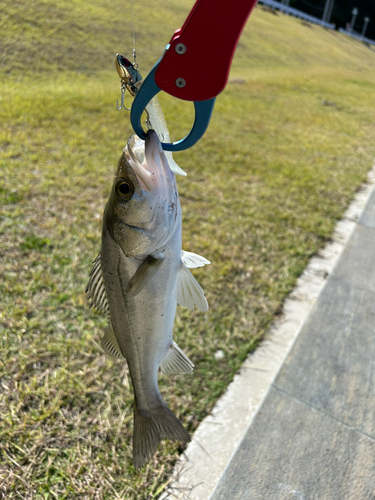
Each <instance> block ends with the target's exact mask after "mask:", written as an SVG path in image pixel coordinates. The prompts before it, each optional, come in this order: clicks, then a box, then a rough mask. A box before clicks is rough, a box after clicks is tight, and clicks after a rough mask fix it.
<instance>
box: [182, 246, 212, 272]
mask: <svg viewBox="0 0 375 500" xmlns="http://www.w3.org/2000/svg"><path fill="white" fill-rule="evenodd" d="M181 260H182V262H183V264H185V266H186V267H189V268H190V269H191V268H195V267H203V266H205V265H207V264H211V262H210V261H209V260H207V259H205V258H204V257H202V256H201V255H198V254H197V253H193V252H187V251H186V250H181Z"/></svg>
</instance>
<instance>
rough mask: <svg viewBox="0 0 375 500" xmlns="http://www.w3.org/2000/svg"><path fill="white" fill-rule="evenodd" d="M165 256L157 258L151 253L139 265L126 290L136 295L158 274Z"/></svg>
mask: <svg viewBox="0 0 375 500" xmlns="http://www.w3.org/2000/svg"><path fill="white" fill-rule="evenodd" d="M162 262H163V258H155V257H153V256H152V255H149V256H148V257H147V258H146V260H145V261H143V262H142V264H141V265H140V266H139V267H138V269H137V270H136V272H135V273H134V275H133V277H132V278H131V279H130V281H129V283H128V286H127V287H126V290H125V292H126V293H128V294H130V295H133V296H136V295H138V293H139V292H140V291H141V290H142V289H143V288H144V287H145V286H146V285H147V283H149V281H150V280H151V279H152V278H153V276H154V275H155V274H156V272H157V270H158V269H159V266H160V264H161V263H162Z"/></svg>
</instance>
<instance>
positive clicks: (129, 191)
mask: <svg viewBox="0 0 375 500" xmlns="http://www.w3.org/2000/svg"><path fill="white" fill-rule="evenodd" d="M116 193H117V194H118V196H120V197H121V198H123V199H124V200H130V198H131V197H132V196H133V194H134V186H133V184H132V183H131V182H130V181H129V180H128V179H119V180H118V181H117V183H116Z"/></svg>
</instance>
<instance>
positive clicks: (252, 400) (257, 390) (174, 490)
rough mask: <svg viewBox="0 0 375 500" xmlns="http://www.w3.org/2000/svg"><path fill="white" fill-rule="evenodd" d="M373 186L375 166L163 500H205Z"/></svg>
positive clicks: (206, 425)
mask: <svg viewBox="0 0 375 500" xmlns="http://www.w3.org/2000/svg"><path fill="white" fill-rule="evenodd" d="M374 186H375V165H374V166H373V168H372V169H371V170H370V172H369V174H368V180H367V183H365V184H364V185H363V186H362V187H361V188H360V189H359V191H358V193H357V194H356V196H355V198H354V200H353V201H352V203H351V204H350V206H349V208H348V209H347V211H346V212H345V214H344V216H343V219H342V220H341V221H340V222H338V224H337V225H336V227H335V230H334V233H333V236H332V240H331V242H330V243H328V245H327V246H326V247H325V248H324V249H323V250H322V251H321V252H320V253H319V254H318V255H317V256H316V257H313V258H312V259H311V260H310V262H309V264H308V266H307V268H306V269H305V271H304V272H303V273H302V275H301V276H300V278H299V279H298V281H297V286H296V287H295V289H294V290H293V291H292V292H291V294H290V295H289V296H288V298H287V299H286V300H285V302H284V306H283V314H282V316H281V317H280V318H279V319H278V320H277V321H276V322H275V323H274V324H273V325H272V327H271V329H270V331H269V333H268V335H267V337H266V340H264V341H263V342H262V344H261V346H260V347H258V349H256V351H255V352H254V353H252V354H250V355H249V357H248V358H247V360H246V361H245V362H244V364H243V365H242V367H241V369H240V371H239V373H238V374H237V375H235V377H234V379H233V382H232V383H231V384H230V385H229V386H228V388H227V390H226V392H225V393H224V394H223V396H222V397H221V398H220V399H219V400H218V402H217V403H216V405H215V407H214V408H213V411H212V413H211V415H209V416H208V417H206V418H205V419H204V420H203V421H202V423H201V424H200V425H199V427H198V429H197V430H196V432H195V434H194V436H193V439H192V442H191V443H190V444H189V446H188V448H187V449H186V451H185V453H184V455H183V456H182V457H181V459H180V461H179V463H178V464H177V466H176V468H175V470H174V473H173V476H172V478H171V481H170V483H169V485H168V487H167V488H166V489H165V491H164V492H163V494H162V496H161V497H160V498H161V499H163V500H164V499H178V500H188V499H189V500H207V499H208V498H209V497H210V495H211V493H212V492H213V490H214V488H215V486H216V484H217V483H218V481H219V479H220V476H221V475H222V473H223V471H224V469H225V467H226V466H227V464H228V462H229V460H230V459H231V457H232V455H233V453H234V452H235V450H236V449H237V447H238V445H239V443H240V441H241V439H242V436H243V434H244V433H245V431H246V429H247V428H248V426H249V425H251V422H252V420H253V418H254V416H255V414H256V412H257V411H258V409H259V407H260V406H261V404H262V401H263V399H264V398H265V396H266V394H267V392H268V389H269V387H270V384H271V383H272V381H273V380H274V379H275V377H276V375H277V373H278V372H279V370H280V368H281V366H282V365H283V362H284V360H285V358H286V356H287V355H288V353H289V351H290V349H291V348H292V346H293V344H294V342H295V340H296V338H297V337H298V334H299V331H300V329H301V326H302V324H303V322H304V321H305V319H306V317H307V316H308V314H309V312H310V309H311V307H312V305H313V303H314V302H315V299H316V297H317V296H318V295H319V293H320V291H321V290H322V288H323V286H324V284H325V278H326V277H327V275H328V274H330V273H331V271H332V269H333V267H334V266H335V264H336V262H337V260H338V258H339V256H340V254H341V253H342V251H343V249H344V247H345V245H346V243H347V241H348V239H349V236H350V234H351V232H352V230H353V229H354V226H355V223H356V221H357V219H358V218H359V216H360V215H361V213H362V211H363V209H364V207H365V205H366V203H367V201H368V199H369V197H370V195H371V192H372V190H373V189H374Z"/></svg>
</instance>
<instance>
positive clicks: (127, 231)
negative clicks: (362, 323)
mask: <svg viewBox="0 0 375 500" xmlns="http://www.w3.org/2000/svg"><path fill="white" fill-rule="evenodd" d="M181 245H182V214H181V206H180V201H179V195H178V190H177V184H176V179H175V174H174V173H173V172H172V170H171V168H170V166H169V164H168V160H167V158H166V156H165V154H164V152H163V149H162V146H161V143H160V140H159V138H158V136H157V133H156V132H155V131H154V130H149V131H148V132H147V134H146V139H145V141H142V140H141V139H139V138H138V137H137V136H136V135H132V136H131V137H130V138H129V139H128V141H127V145H126V146H125V148H124V150H123V153H122V155H121V157H120V160H119V162H118V166H117V171H116V175H115V178H114V181H113V185H112V189H111V193H110V196H109V199H108V202H107V205H106V207H105V210H104V215H103V229H102V242H101V251H100V253H99V255H98V256H97V258H96V259H95V260H94V262H93V264H94V265H93V268H92V271H91V273H90V277H89V282H88V285H87V288H86V293H87V297H88V301H89V305H90V307H93V308H95V309H96V310H98V311H101V312H103V313H106V314H107V315H108V327H107V328H106V330H105V333H104V337H103V339H102V341H101V346H102V348H103V350H104V351H105V352H106V353H107V354H108V355H110V356H112V357H114V358H118V359H125V360H126V362H127V364H128V368H129V374H130V379H131V381H132V385H133V388H134V404H133V415H134V427H133V463H134V466H135V467H136V468H139V467H140V466H142V465H144V464H145V463H146V462H147V461H148V460H149V458H150V457H151V456H152V455H153V454H154V453H155V451H156V450H157V448H158V446H159V443H160V441H161V440H162V439H171V440H179V441H181V442H183V443H187V442H189V441H190V435H189V433H188V432H187V430H186V429H185V428H184V426H183V425H182V423H181V422H180V420H179V419H178V418H177V417H176V416H175V415H174V414H173V412H172V411H171V410H170V409H169V407H168V405H167V403H166V402H165V401H164V400H163V398H162V396H161V394H160V391H159V387H158V372H159V368H160V371H161V373H163V374H166V375H172V374H179V373H192V371H193V367H194V365H193V363H192V362H191V361H190V359H189V358H188V357H187V356H186V355H185V353H184V352H183V351H182V350H181V349H180V348H179V346H178V344H177V343H176V342H174V340H173V325H174V320H175V314H176V307H177V303H179V304H180V305H182V306H185V307H187V308H189V309H194V307H195V306H196V307H197V308H198V309H200V310H201V311H207V310H208V303H207V300H206V298H205V295H204V292H203V290H202V288H201V287H200V285H199V284H198V282H197V281H196V279H195V278H194V276H193V275H192V274H191V272H190V271H189V269H188V268H194V267H201V266H204V265H206V264H210V261H209V260H207V259H205V258H204V257H202V256H200V255H198V254H195V253H192V252H187V251H184V250H182V246H181Z"/></svg>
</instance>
